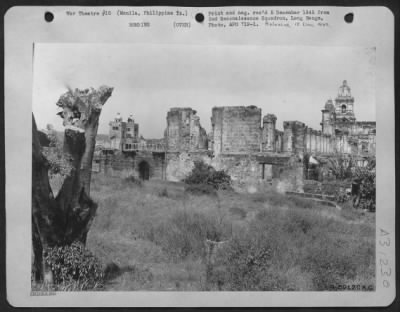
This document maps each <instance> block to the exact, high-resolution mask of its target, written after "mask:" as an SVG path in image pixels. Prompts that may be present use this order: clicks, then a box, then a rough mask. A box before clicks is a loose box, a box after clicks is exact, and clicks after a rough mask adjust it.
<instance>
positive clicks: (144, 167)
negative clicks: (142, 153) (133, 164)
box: [139, 160, 150, 180]
mask: <svg viewBox="0 0 400 312" xmlns="http://www.w3.org/2000/svg"><path fill="white" fill-rule="evenodd" d="M139 177H140V179H141V180H149V179H150V165H149V163H148V162H147V161H145V160H142V161H141V162H140V163H139Z"/></svg>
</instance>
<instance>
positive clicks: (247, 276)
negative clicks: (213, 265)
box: [209, 235, 272, 291]
mask: <svg viewBox="0 0 400 312" xmlns="http://www.w3.org/2000/svg"><path fill="white" fill-rule="evenodd" d="M222 257H223V258H222ZM221 258H222V264H223V265H224V270H223V271H224V272H225V274H222V272H223V271H220V272H218V270H215V271H216V272H218V273H219V274H218V275H217V276H214V272H211V274H210V278H209V282H211V283H215V282H217V283H218V284H220V285H223V286H222V287H223V288H224V289H229V290H233V291H237V290H271V289H266V288H268V287H266V286H265V285H264V281H265V280H268V277H267V276H268V275H269V273H268V272H269V268H270V265H271V260H272V250H271V247H270V246H269V245H268V241H267V240H259V239H257V237H251V236H249V235H242V236H241V237H234V238H233V239H232V240H231V241H230V242H229V244H228V246H227V247H226V248H225V250H224V252H223V255H222V256H221Z"/></svg>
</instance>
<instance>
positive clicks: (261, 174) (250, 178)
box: [166, 152, 303, 193]
mask: <svg viewBox="0 0 400 312" xmlns="http://www.w3.org/2000/svg"><path fill="white" fill-rule="evenodd" d="M196 160H201V161H203V162H205V163H206V164H209V165H211V166H213V167H214V168H215V169H216V170H224V171H225V172H226V173H227V174H229V175H230V176H231V178H232V182H233V187H234V189H235V190H236V191H239V192H250V193H253V192H260V191H263V190H266V189H275V190H277V191H279V192H282V193H284V192H286V191H296V192H301V191H302V187H303V166H302V163H301V161H299V159H298V158H297V157H292V156H278V155H274V156H267V155H265V154H262V153H258V154H248V155H244V154H220V155H218V156H215V157H213V156H212V155H211V154H210V153H204V152H203V153H187V152H181V153H167V156H166V163H167V167H166V179H167V180H169V181H182V180H183V179H184V178H185V177H186V176H188V175H189V174H190V172H191V171H192V169H193V167H194V162H195V161H196Z"/></svg>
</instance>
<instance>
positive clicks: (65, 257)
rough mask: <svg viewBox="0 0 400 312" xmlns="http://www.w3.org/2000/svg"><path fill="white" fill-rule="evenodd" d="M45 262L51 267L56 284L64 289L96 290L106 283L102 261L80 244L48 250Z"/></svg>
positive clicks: (75, 243)
mask: <svg viewBox="0 0 400 312" xmlns="http://www.w3.org/2000/svg"><path fill="white" fill-rule="evenodd" d="M45 261H46V263H47V264H48V265H49V266H50V267H51V271H52V273H53V279H54V283H55V284H56V285H64V288H65V286H66V285H73V288H75V289H76V288H78V289H79V290H88V289H96V288H99V287H100V286H101V285H102V283H103V281H104V272H103V268H102V265H101V263H100V261H99V260H98V259H97V258H96V257H95V256H94V255H93V254H92V253H91V252H90V251H89V250H88V249H86V248H85V246H84V245H83V244H82V243H80V242H74V243H72V244H71V245H69V246H62V247H53V248H48V249H47V250H46V251H45ZM71 290H74V289H71Z"/></svg>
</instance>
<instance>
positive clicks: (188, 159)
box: [165, 151, 211, 182]
mask: <svg viewBox="0 0 400 312" xmlns="http://www.w3.org/2000/svg"><path fill="white" fill-rule="evenodd" d="M196 160H200V161H203V162H205V163H206V164H211V157H210V153H209V152H207V151H197V152H168V153H167V154H166V169H165V170H166V173H165V176H166V179H167V180H168V181H174V182H177V181H182V180H183V179H184V178H185V177H187V176H188V175H189V174H190V172H191V171H192V169H193V167H194V162H195V161H196Z"/></svg>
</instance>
